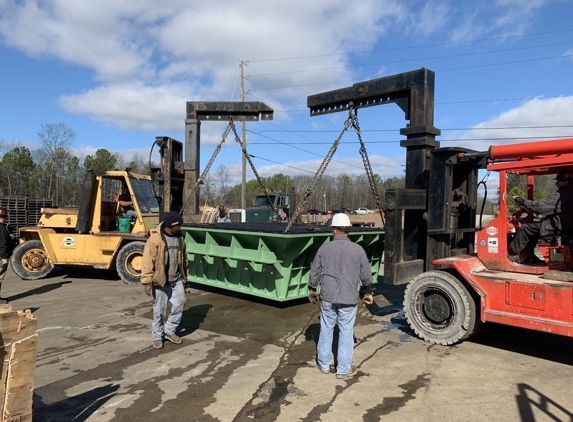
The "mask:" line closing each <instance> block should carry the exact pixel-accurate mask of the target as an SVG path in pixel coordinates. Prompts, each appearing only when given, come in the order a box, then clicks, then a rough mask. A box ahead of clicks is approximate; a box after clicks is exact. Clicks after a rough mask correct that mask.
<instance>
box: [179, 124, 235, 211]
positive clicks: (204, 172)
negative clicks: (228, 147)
mask: <svg viewBox="0 0 573 422" xmlns="http://www.w3.org/2000/svg"><path fill="white" fill-rule="evenodd" d="M233 126H234V124H233V118H232V117H230V116H229V124H228V125H227V127H226V128H225V131H224V132H223V135H222V136H221V142H219V144H218V145H217V147H216V148H215V151H213V155H212V156H211V159H210V160H209V162H208V163H207V165H206V166H205V169H204V170H203V173H201V176H199V179H197V182H196V183H195V186H194V187H193V191H191V194H190V195H189V196H188V197H187V200H186V201H185V203H184V204H183V206H182V207H181V211H179V214H181V215H182V214H183V213H184V211H185V209H186V208H187V207H188V206H189V203H190V202H191V201H192V200H193V198H195V197H196V195H197V191H198V190H199V187H200V186H201V185H202V184H203V183H204V181H205V178H206V177H207V174H209V170H210V169H211V166H212V165H213V163H214V162H215V158H217V155H218V154H219V151H221V147H222V146H223V143H224V142H225V140H226V139H227V136H229V132H230V131H231V127H233Z"/></svg>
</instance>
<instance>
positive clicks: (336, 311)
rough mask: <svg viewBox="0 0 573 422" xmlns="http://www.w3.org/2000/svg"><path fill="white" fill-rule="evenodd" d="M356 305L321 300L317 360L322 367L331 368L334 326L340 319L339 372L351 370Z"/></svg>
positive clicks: (337, 367) (337, 370)
mask: <svg viewBox="0 0 573 422" xmlns="http://www.w3.org/2000/svg"><path fill="white" fill-rule="evenodd" d="M357 309H358V306H356V305H337V304H335V303H330V302H324V301H322V302H320V336H319V337H318V345H317V348H316V349H317V361H318V366H319V368H320V369H328V368H330V360H331V358H332V340H333V335H334V326H335V325H336V320H337V319H338V330H339V336H338V359H337V366H336V373H337V374H347V373H349V372H350V366H351V364H352V353H353V352H354V323H355V322H356V311H357Z"/></svg>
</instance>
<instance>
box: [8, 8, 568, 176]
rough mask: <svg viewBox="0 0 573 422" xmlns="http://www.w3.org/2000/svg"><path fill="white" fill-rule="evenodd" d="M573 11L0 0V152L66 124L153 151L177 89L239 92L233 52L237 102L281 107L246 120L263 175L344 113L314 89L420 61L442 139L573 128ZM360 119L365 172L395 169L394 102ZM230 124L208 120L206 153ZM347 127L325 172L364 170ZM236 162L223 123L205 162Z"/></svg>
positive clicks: (539, 135)
mask: <svg viewBox="0 0 573 422" xmlns="http://www.w3.org/2000/svg"><path fill="white" fill-rule="evenodd" d="M571 16H573V2H571V1H568V0H497V1H493V0H489V1H476V2H469V1H463V2H462V1H456V0H451V1H448V0H442V1H415V0H409V1H397V0H362V1H358V2H348V1H342V0H329V1H314V2H309V1H302V0H291V1H289V2H269V1H258V0H244V1H242V2H240V3H237V2H233V1H217V2H189V1H187V0H140V1H137V2H117V1H115V0H114V1H112V0H97V1H96V0H82V1H75V0H42V1H38V0H19V1H15V0H0V57H1V60H0V93H1V96H2V97H1V98H2V101H0V116H2V118H1V125H0V154H1V153H4V152H6V151H7V150H8V149H9V148H11V147H13V146H16V145H25V146H27V147H29V148H31V149H34V148H38V136H37V133H38V131H39V129H40V127H41V125H42V124H44V123H58V122H62V123H64V124H66V125H67V126H69V127H70V128H72V129H74V130H75V131H76V133H77V139H76V141H75V144H74V146H73V147H74V151H75V152H76V154H78V155H80V156H85V155H86V154H90V153H93V152H95V150H97V149H98V148H106V149H108V150H111V151H113V152H117V153H120V154H121V155H122V156H124V157H125V158H126V159H127V160H129V159H130V158H131V156H132V155H133V154H134V153H138V154H140V155H142V156H143V157H146V158H147V155H148V154H149V150H150V148H151V145H152V142H153V140H154V139H155V137H156V136H163V135H166V136H171V137H174V138H176V139H178V140H180V141H183V140H184V135H183V132H184V118H185V103H186V101H238V100H239V86H240V81H239V60H244V61H245V67H244V73H245V76H246V79H245V89H246V92H247V93H246V98H245V99H246V101H263V102H265V103H266V104H268V105H270V106H271V107H273V109H274V110H275V115H274V120H273V121H271V122H253V123H247V144H248V150H249V153H251V154H252V155H253V156H254V157H255V158H253V161H254V163H255V166H256V168H257V170H258V171H259V173H260V174H261V175H262V176H270V175H272V174H274V173H284V174H290V175H295V174H307V175H310V174H313V173H314V172H315V171H316V169H317V168H318V166H319V165H320V162H321V161H322V159H323V157H324V155H325V154H326V152H327V151H328V149H329V147H330V145H331V143H332V141H333V140H334V139H335V138H336V137H337V136H338V134H339V133H340V131H341V130H342V128H343V122H344V120H345V118H346V117H347V113H346V112H342V113H337V114H331V115H326V116H322V117H313V118H310V117H309V111H308V109H307V107H306V98H307V96H308V95H312V94H316V93H320V92H324V91H328V90H333V89H338V88H344V87H347V86H350V85H352V84H353V83H356V82H360V81H365V80H369V79H374V78H378V77H382V76H387V75H392V74H396V73H401V72H407V71H411V70H416V69H419V68H421V67H425V68H428V69H430V70H432V71H434V72H435V73H436V93H435V103H436V105H435V123H434V125H435V126H436V127H437V128H439V129H441V130H442V135H441V136H440V137H439V138H438V139H439V140H441V141H442V146H452V145H461V146H464V147H467V148H473V149H478V150H484V149H487V147H488V146H489V145H491V144H502V143H514V142H518V141H519V139H523V140H526V141H531V140H533V139H549V138H553V137H573V112H572V110H573V72H572V70H573V23H572V22H571ZM359 121H360V126H361V128H362V130H363V135H362V136H363V140H364V141H365V142H366V144H367V149H368V153H369V156H370V161H371V164H372V166H373V171H374V172H375V173H378V174H380V175H381V176H382V177H383V178H386V177H390V176H392V175H401V174H402V171H403V165H404V155H405V151H404V149H402V148H401V147H400V146H399V141H400V140H401V139H403V137H401V136H400V134H399V129H400V128H402V127H404V126H405V124H406V121H405V120H404V114H403V113H402V112H401V111H400V110H399V108H398V107H397V106H395V105H387V106H377V107H371V108H368V109H361V110H360V111H359ZM224 129H225V126H224V125H221V124H220V123H211V122H209V123H203V125H202V135H201V142H202V145H201V162H202V165H205V164H206V163H207V161H208V160H209V158H210V157H211V154H212V152H213V149H214V147H215V145H216V144H217V143H218V142H219V141H220V140H221V134H222V132H223V130H224ZM237 129H238V130H239V133H240V123H238V122H237ZM342 141H343V143H342V144H341V146H340V147H339V149H338V151H337V153H336V155H335V157H334V160H333V161H332V162H331V164H330V166H329V168H328V170H327V172H326V173H327V174H330V175H337V174H340V173H347V174H364V169H363V166H362V160H361V158H360V155H359V152H358V141H357V138H356V135H354V134H353V133H351V132H350V133H347V134H346V135H345V136H344V138H343V139H342ZM240 162H241V152H240V150H239V148H238V146H237V144H236V143H235V142H234V140H233V138H232V137H229V138H228V139H227V141H226V142H225V147H224V148H223V150H222V152H221V153H220V154H219V156H218V158H217V160H216V161H215V163H214V165H213V169H215V168H217V167H218V166H220V165H224V166H226V167H227V168H228V169H229V170H230V171H231V175H232V178H233V179H234V180H240V175H241V164H240ZM281 164H282V165H281ZM251 177H252V176H251V175H249V178H251Z"/></svg>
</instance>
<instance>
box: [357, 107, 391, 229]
mask: <svg viewBox="0 0 573 422" xmlns="http://www.w3.org/2000/svg"><path fill="white" fill-rule="evenodd" d="M352 127H353V128H354V132H356V136H358V140H359V141H360V156H361V157H362V162H363V163H364V169H365V170H366V175H367V176H368V183H370V190H371V191H372V196H374V200H375V201H376V209H377V210H378V212H380V218H381V219H382V225H383V226H386V221H385V220H384V210H383V209H382V207H381V206H380V197H379V196H378V186H377V185H376V181H375V180H374V173H373V172H372V166H371V165H370V160H369V159H368V153H367V152H366V145H365V144H364V142H363V141H362V134H361V132H360V124H359V123H358V116H357V115H355V116H354V119H352Z"/></svg>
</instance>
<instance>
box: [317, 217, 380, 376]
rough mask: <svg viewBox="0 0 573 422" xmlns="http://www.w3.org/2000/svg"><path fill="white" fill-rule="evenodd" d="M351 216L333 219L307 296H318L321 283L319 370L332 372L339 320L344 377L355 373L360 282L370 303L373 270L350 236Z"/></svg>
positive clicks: (338, 372)
mask: <svg viewBox="0 0 573 422" xmlns="http://www.w3.org/2000/svg"><path fill="white" fill-rule="evenodd" d="M350 227H351V224H350V219H349V218H348V216H347V215H346V214H342V213H340V214H335V215H334V217H333V218H332V235H333V239H332V241H331V242H328V243H325V244H324V245H322V246H321V247H320V248H319V249H318V252H317V253H316V256H315V258H314V260H313V262H312V265H311V269H310V280H309V281H308V289H309V294H308V298H309V300H310V301H311V302H312V303H316V302H317V301H318V299H319V294H318V292H317V286H319V285H320V336H319V339H318V345H317V364H318V369H319V370H320V371H321V372H322V373H323V374H329V373H330V361H331V359H332V340H333V333H334V326H335V325H336V321H337V320H338V328H339V331H340V333H339V337H338V356H337V365H336V377H337V378H339V379H344V378H347V377H351V376H354V375H355V374H356V367H355V366H353V365H352V354H353V351H354V323H355V321H356V312H357V308H358V307H357V303H358V301H359V299H360V297H359V291H360V284H363V285H364V286H365V287H366V293H365V294H364V297H363V299H362V301H363V302H364V303H365V304H367V305H370V304H372V302H373V298H372V270H371V268H370V263H369V262H368V258H367V257H366V252H364V249H363V248H362V247H361V246H360V245H357V244H356V243H354V242H352V241H351V240H350V239H349V238H348V233H349V232H350Z"/></svg>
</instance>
